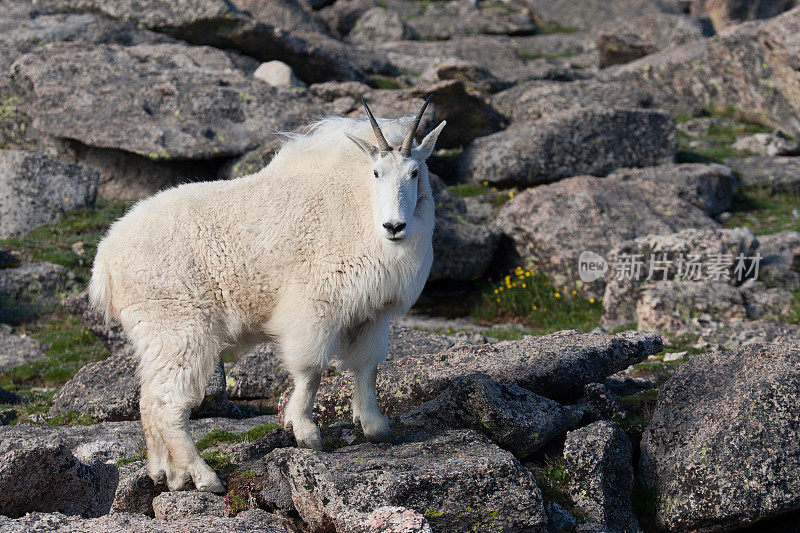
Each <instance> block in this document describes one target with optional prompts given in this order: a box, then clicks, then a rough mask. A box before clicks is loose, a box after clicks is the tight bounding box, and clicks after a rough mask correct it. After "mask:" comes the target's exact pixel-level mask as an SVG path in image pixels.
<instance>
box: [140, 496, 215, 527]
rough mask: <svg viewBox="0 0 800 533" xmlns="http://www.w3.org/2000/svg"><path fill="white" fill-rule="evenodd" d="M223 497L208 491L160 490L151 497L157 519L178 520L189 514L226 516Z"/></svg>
mask: <svg viewBox="0 0 800 533" xmlns="http://www.w3.org/2000/svg"><path fill="white" fill-rule="evenodd" d="M226 511H227V506H226V505H225V498H223V497H222V496H217V495H216V494H211V493H210V492H195V491H191V492H188V491H178V492H162V493H161V494H159V495H158V496H156V497H155V498H154V499H153V512H154V513H155V516H156V518H158V519H159V520H170V521H171V520H180V519H181V518H187V517H191V516H198V517H200V516H220V517H222V516H226Z"/></svg>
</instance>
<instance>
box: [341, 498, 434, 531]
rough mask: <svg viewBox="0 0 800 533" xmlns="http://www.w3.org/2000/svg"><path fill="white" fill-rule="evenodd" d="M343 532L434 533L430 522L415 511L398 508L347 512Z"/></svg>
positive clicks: (389, 507)
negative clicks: (367, 511)
mask: <svg viewBox="0 0 800 533" xmlns="http://www.w3.org/2000/svg"><path fill="white" fill-rule="evenodd" d="M340 522H341V529H342V530H343V531H359V532H365V533H433V530H432V529H431V525H430V524H429V523H428V520H427V519H426V518H425V516H423V515H422V514H421V513H418V512H417V511H415V510H413V509H408V508H406V507H398V506H391V505H387V506H383V507H378V508H377V509H375V510H374V511H372V512H371V513H359V512H354V511H351V512H345V513H344V514H343V515H342V516H341V518H340Z"/></svg>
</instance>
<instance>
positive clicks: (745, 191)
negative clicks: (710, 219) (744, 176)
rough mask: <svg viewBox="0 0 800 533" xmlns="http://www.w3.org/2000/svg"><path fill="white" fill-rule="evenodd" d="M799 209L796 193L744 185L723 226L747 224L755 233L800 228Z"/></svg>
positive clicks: (799, 204)
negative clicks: (797, 211)
mask: <svg viewBox="0 0 800 533" xmlns="http://www.w3.org/2000/svg"><path fill="white" fill-rule="evenodd" d="M798 209H800V200H798V198H797V195H795V194H792V193H776V192H773V191H771V190H770V189H768V188H767V187H762V186H749V187H742V188H740V189H739V191H737V193H736V196H735V197H734V199H733V205H732V206H731V212H732V213H733V216H732V217H731V218H730V219H729V220H727V221H725V223H724V226H725V227H727V228H736V227H741V226H746V227H748V228H750V229H752V230H753V233H755V234H756V235H767V234H770V233H778V232H780V231H784V230H792V231H800V218H797V217H796V216H795V215H794V213H793V212H794V211H796V210H798Z"/></svg>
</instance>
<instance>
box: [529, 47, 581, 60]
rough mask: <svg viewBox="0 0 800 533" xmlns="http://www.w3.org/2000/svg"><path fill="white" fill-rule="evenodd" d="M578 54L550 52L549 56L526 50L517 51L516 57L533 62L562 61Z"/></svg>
mask: <svg viewBox="0 0 800 533" xmlns="http://www.w3.org/2000/svg"><path fill="white" fill-rule="evenodd" d="M578 54H579V53H578V52H573V51H570V52H551V53H549V54H544V53H541V52H530V51H528V50H521V49H518V50H517V57H519V58H520V59H525V60H533V59H563V58H567V57H575V56H577V55H578Z"/></svg>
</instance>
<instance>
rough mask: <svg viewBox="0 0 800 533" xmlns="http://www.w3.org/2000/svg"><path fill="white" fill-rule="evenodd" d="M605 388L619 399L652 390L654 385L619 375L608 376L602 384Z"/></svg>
mask: <svg viewBox="0 0 800 533" xmlns="http://www.w3.org/2000/svg"><path fill="white" fill-rule="evenodd" d="M603 385H604V386H605V388H606V389H607V390H608V391H610V392H611V393H612V394H614V395H615V396H618V397H620V398H622V397H625V396H631V395H633V394H638V393H640V392H644V391H646V390H650V389H652V388H653V387H654V386H655V385H654V384H653V382H652V381H650V380H649V379H644V378H631V377H628V376H620V375H619V374H616V375H613V376H609V377H607V378H606V379H605V381H604V382H603Z"/></svg>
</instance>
